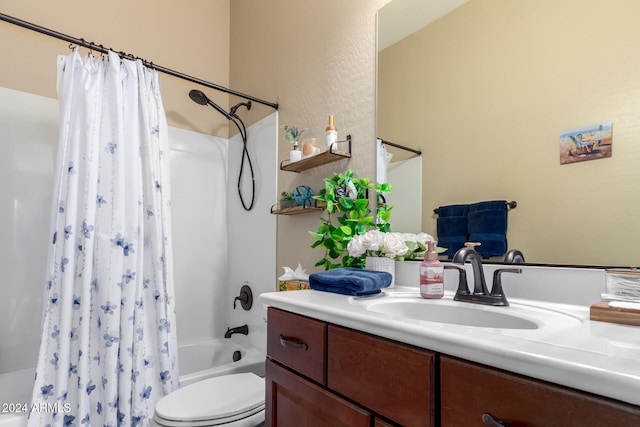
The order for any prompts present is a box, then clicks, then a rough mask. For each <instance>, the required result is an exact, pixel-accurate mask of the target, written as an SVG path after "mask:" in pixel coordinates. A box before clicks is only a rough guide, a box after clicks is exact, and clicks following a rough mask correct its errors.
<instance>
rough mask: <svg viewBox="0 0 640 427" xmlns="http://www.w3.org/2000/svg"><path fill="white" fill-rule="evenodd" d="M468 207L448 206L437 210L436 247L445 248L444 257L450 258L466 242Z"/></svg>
mask: <svg viewBox="0 0 640 427" xmlns="http://www.w3.org/2000/svg"><path fill="white" fill-rule="evenodd" d="M468 212H469V205H449V206H440V207H439V208H438V221H437V223H436V227H437V234H438V246H440V247H441V248H447V251H446V252H444V254H445V255H447V256H449V258H451V257H452V256H453V255H454V254H455V253H456V252H457V251H458V249H460V248H462V247H463V246H464V242H466V241H467V214H468Z"/></svg>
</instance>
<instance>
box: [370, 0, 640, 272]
mask: <svg viewBox="0 0 640 427" xmlns="http://www.w3.org/2000/svg"><path fill="white" fill-rule="evenodd" d="M638 16H640V2H637V1H626V0H610V1H606V2H605V1H602V0H562V1H557V0H519V1H512V0H471V1H470V2H469V3H467V4H466V5H464V6H462V7H461V8H459V9H457V10H455V11H454V12H452V13H451V14H449V15H447V16H445V17H443V18H442V19H440V20H438V21H436V22H434V23H433V24H431V25H428V26H427V27H425V28H423V29H422V30H420V31H419V32H417V33H415V34H414V35H412V36H410V37H408V38H407V39H405V40H404V41H402V42H400V43H398V44H396V45H394V46H392V47H390V48H388V49H386V50H384V51H383V52H381V54H380V57H379V62H380V69H379V79H380V82H381V83H380V85H381V89H380V93H379V103H380V104H379V105H380V107H379V112H378V114H379V117H378V121H379V129H380V136H382V137H383V138H385V139H388V140H390V141H394V142H398V143H401V144H405V145H409V146H420V147H421V148H422V150H423V198H422V199H423V212H425V213H426V215H423V229H424V231H427V232H432V233H435V224H436V221H435V216H433V215H432V214H430V213H431V212H432V210H433V209H434V208H436V207H438V206H441V205H446V204H452V203H470V202H475V201H481V200H487V199H507V200H516V201H517V202H518V208H517V209H515V210H514V211H511V212H510V213H509V240H510V244H511V246H512V247H516V248H518V249H521V250H523V251H524V253H525V255H526V256H527V258H528V260H529V261H535V262H558V263H569V264H572V263H576V264H605V265H638V263H639V261H640V257H639V256H638V255H637V246H638V241H639V240H640V227H638V218H639V217H640V194H639V193H640V185H638V183H640V168H639V167H638V164H639V162H640V145H639V144H638V137H639V136H640V126H639V125H638V123H639V121H638V120H639V118H640V54H639V53H638V52H639V50H638V43H637V41H638V40H640V26H638V25H637V22H636V21H637V17H638ZM383 82H392V83H383ZM399 105H400V107H399ZM604 121H612V122H613V156H612V157H611V158H608V159H602V160H591V161H587V162H581V163H577V164H569V165H562V166H561V165H560V161H559V134H560V133H561V132H563V131H567V130H570V129H574V128H577V127H581V126H586V125H591V124H595V123H599V122H604Z"/></svg>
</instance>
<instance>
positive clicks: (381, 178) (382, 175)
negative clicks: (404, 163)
mask: <svg viewBox="0 0 640 427" xmlns="http://www.w3.org/2000/svg"><path fill="white" fill-rule="evenodd" d="M376 155H377V157H376V182H380V183H386V182H389V181H388V177H387V168H388V167H389V163H390V162H391V158H392V157H393V154H391V153H389V152H388V151H387V148H386V147H385V146H384V144H383V143H382V140H381V139H380V138H378V139H377V140H376Z"/></svg>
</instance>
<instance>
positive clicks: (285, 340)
mask: <svg viewBox="0 0 640 427" xmlns="http://www.w3.org/2000/svg"><path fill="white" fill-rule="evenodd" d="M280 345H282V346H283V347H285V348H292V349H294V350H303V351H307V349H308V348H309V346H308V345H307V344H305V343H303V342H302V341H299V340H298V339H296V338H289V337H285V336H284V335H282V334H280Z"/></svg>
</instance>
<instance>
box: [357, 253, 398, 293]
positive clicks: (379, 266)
mask: <svg viewBox="0 0 640 427" xmlns="http://www.w3.org/2000/svg"><path fill="white" fill-rule="evenodd" d="M364 268H365V269H367V270H374V271H386V272H387V273H389V274H391V284H390V285H389V287H390V288H392V287H394V285H395V275H396V261H395V260H394V259H393V258H387V257H379V256H368V257H366V258H365V260H364Z"/></svg>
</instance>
